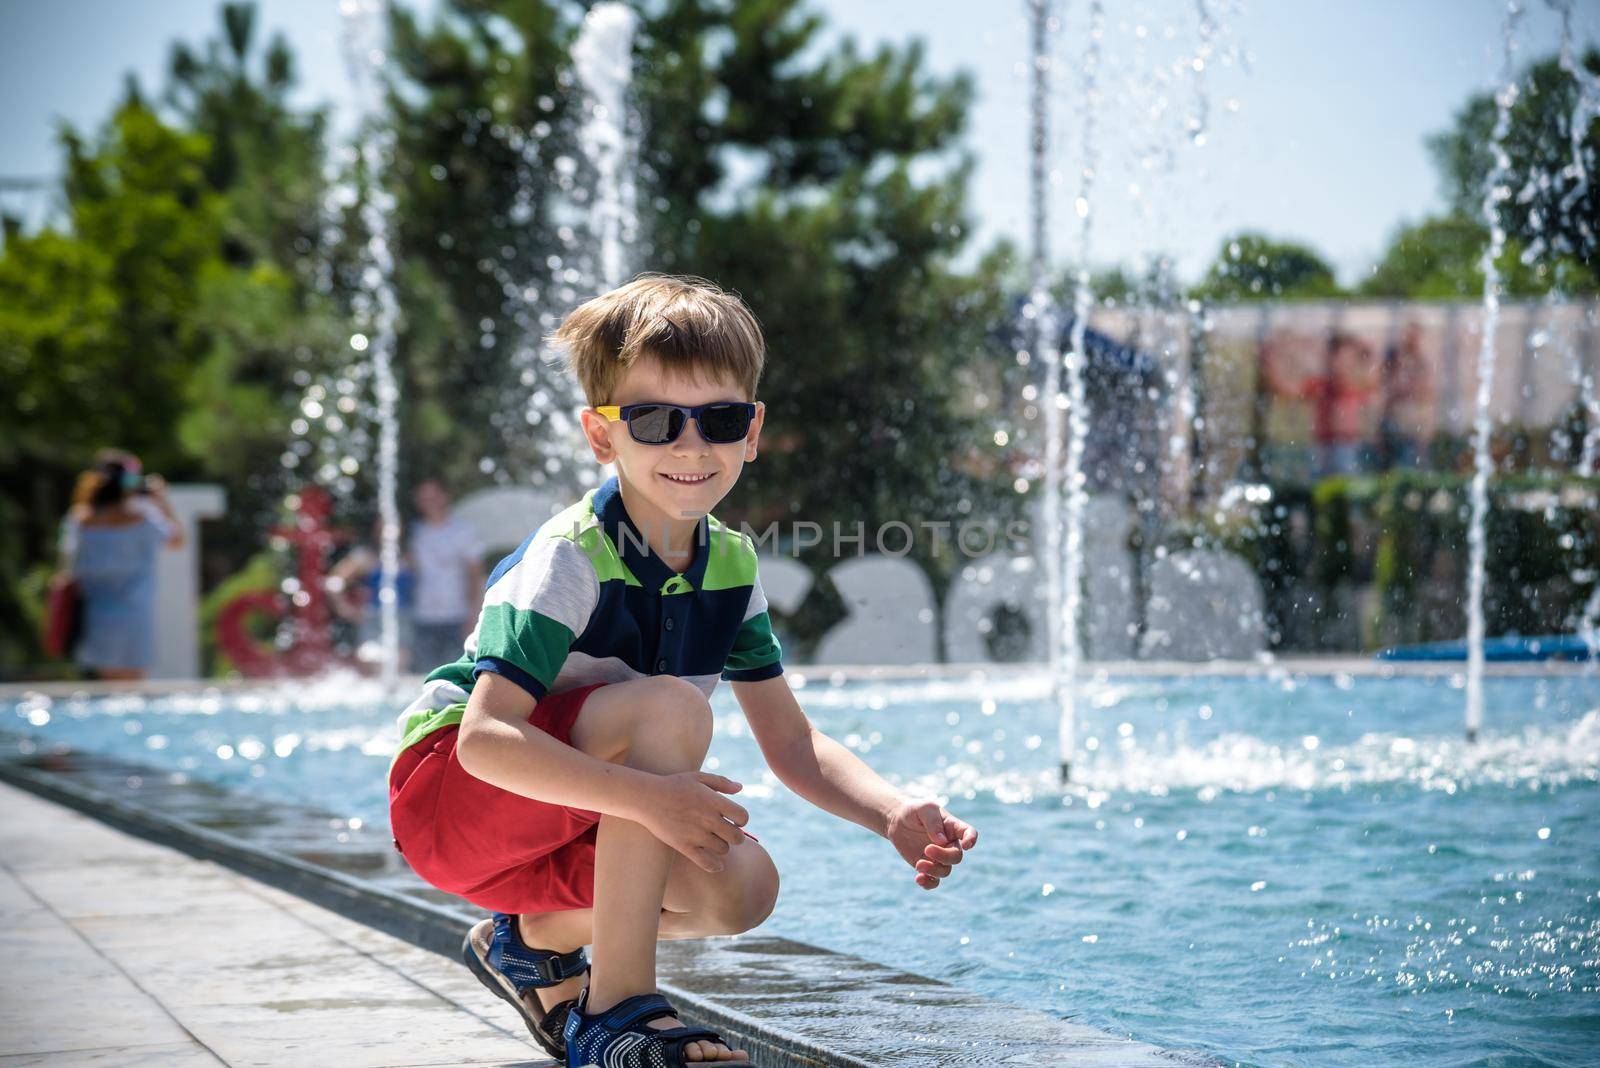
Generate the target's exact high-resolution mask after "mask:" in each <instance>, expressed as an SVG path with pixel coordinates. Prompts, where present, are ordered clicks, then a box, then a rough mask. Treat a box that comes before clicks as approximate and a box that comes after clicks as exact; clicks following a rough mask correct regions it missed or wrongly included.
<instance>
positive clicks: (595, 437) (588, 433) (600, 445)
mask: <svg viewBox="0 0 1600 1068" xmlns="http://www.w3.org/2000/svg"><path fill="white" fill-rule="evenodd" d="M578 420H579V422H581V423H582V424H583V436H584V437H585V438H587V439H588V441H589V448H590V450H591V451H593V452H594V458H595V459H596V460H598V461H600V462H601V463H603V464H609V463H612V462H613V461H615V460H616V458H617V448H616V446H615V445H613V444H612V443H611V427H612V423H611V420H609V419H607V418H606V417H605V416H603V415H601V414H600V413H599V412H597V411H595V410H594V409H593V408H585V409H584V410H583V411H581V412H579V413H578ZM616 425H618V426H620V425H622V424H620V423H619V424H616Z"/></svg>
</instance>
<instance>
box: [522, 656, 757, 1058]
mask: <svg viewBox="0 0 1600 1068" xmlns="http://www.w3.org/2000/svg"><path fill="white" fill-rule="evenodd" d="M572 744H573V745H574V746H576V747H577V748H579V749H582V750H583V751H584V752H586V753H589V754H590V755H592V756H596V757H599V758H600V759H602V760H611V761H616V762H619V763H625V764H627V765H629V766H630V767H635V768H639V769H641V770H644V771H653V772H657V773H659V774H673V773H676V772H681V771H693V770H696V769H698V768H699V767H700V765H701V763H702V762H703V761H704V760H705V755H706V750H707V749H708V748H709V747H710V744H711V710H710V707H709V706H708V704H707V702H706V699H705V695H704V694H702V693H701V692H700V691H699V690H698V689H697V688H695V687H694V686H693V685H692V684H690V683H687V682H684V681H683V680H681V679H677V678H673V677H672V676H656V677H652V678H647V679H637V680H634V681H631V682H626V683H618V684H614V685H611V686H606V687H603V688H601V689H599V690H597V691H595V692H594V694H592V695H591V696H590V697H589V698H588V700H586V701H585V702H584V707H583V709H582V711H581V712H580V713H579V715H578V719H577V721H576V722H575V723H574V724H573V729H572ZM743 852H745V851H744V850H742V849H741V850H730V851H729V853H728V854H726V855H725V857H724V862H725V863H726V864H729V866H730V867H731V862H732V858H733V856H734V855H735V853H743ZM759 852H760V859H761V860H763V861H765V862H766V863H767V864H768V865H770V863H771V861H770V859H768V858H767V857H766V852H765V850H759ZM676 855H677V854H676V853H675V852H674V851H673V850H672V849H671V847H669V846H667V845H666V844H665V843H663V842H662V841H661V840H660V839H658V838H656V836H655V835H653V834H651V833H650V832H649V831H648V830H646V829H645V827H644V826H643V825H641V824H638V823H635V822H633V821H632V820H626V819H621V818H620V817H616V816H611V815H603V816H601V818H600V825H599V827H598V829H597V831H596V838H595V875H594V899H595V901H594V908H593V909H577V910H569V911H568V912H566V913H548V914H544V915H547V916H551V917H563V918H561V919H554V918H552V919H551V920H548V921H545V920H543V919H542V918H541V917H530V918H529V919H528V921H527V923H526V925H523V926H521V927H520V930H521V932H522V934H523V936H524V941H525V942H527V943H528V944H529V945H534V946H538V947H540V948H544V949H559V950H566V949H573V948H576V947H577V946H579V945H583V944H584V943H583V941H582V940H581V939H582V937H583V934H584V933H585V932H584V931H583V929H582V928H583V927H588V928H589V929H590V931H591V932H592V934H591V937H590V939H589V941H590V943H591V944H592V945H593V946H594V956H593V961H592V964H591V968H590V975H589V983H588V985H589V1002H588V1009H589V1011H590V1012H591V1013H594V1012H601V1011H604V1010H605V1009H608V1008H610V1007H611V1006H613V1005H615V1004H616V1003H617V1002H619V1001H622V1000H623V999H624V998H627V997H631V996H633V995H635V994H644V993H650V992H653V991H654V990H655V989H656V940H657V938H658V937H661V936H662V935H668V936H670V933H671V932H672V931H673V928H674V927H676V925H677V923H678V921H676V920H671V919H668V920H666V923H667V927H666V928H665V929H664V928H663V921H664V915H663V906H664V903H665V902H664V899H665V895H666V889H667V882H668V876H669V873H670V872H671V871H672V870H673V868H674V859H673V858H674V857H675V856H676ZM752 859H755V858H754V857H753V854H752ZM690 863H691V862H689V861H688V860H687V859H685V860H684V861H683V864H684V865H689V864H690ZM718 874H719V875H726V874H728V872H727V871H726V870H725V871H724V872H721V873H718ZM684 880H686V881H691V882H698V883H699V884H700V885H701V886H704V885H705V882H704V880H703V879H695V878H694V877H692V876H689V875H688V874H687V873H685V875H684ZM772 889H773V893H774V894H775V893H776V882H775V872H774V880H773V887H772ZM766 908H770V902H768V903H767V904H766ZM581 913H588V916H587V917H584V918H583V919H580V918H579V914H581ZM762 915H765V911H763V913H762ZM585 920H586V921H587V922H585ZM521 922H522V921H520V920H519V924H521ZM547 923H548V924H550V925H551V926H550V927H546V924H547ZM569 925H570V926H569ZM752 926H753V925H752ZM562 928H565V930H564V931H563V930H562ZM677 929H678V930H682V928H681V927H679V928H677ZM563 933H564V934H565V938H564V939H563V938H561V937H560V936H561V935H562V934H563ZM700 933H707V932H703V931H700V930H693V931H692V933H690V932H689V931H684V932H683V933H682V934H680V935H679V936H680V937H693V936H694V935H695V934H700ZM574 939H579V940H578V941H573V940H574ZM582 986H583V984H582V982H581V981H577V980H568V982H567V983H564V984H562V985H561V986H560V987H546V988H543V990H542V991H541V993H542V994H543V995H544V997H541V998H540V1000H541V1002H543V1003H545V1004H550V1005H553V1004H556V1003H557V1002H559V1001H560V1000H562V999H563V998H565V997H573V996H576V994H577V992H578V991H580V990H581V989H582ZM568 987H573V988H575V989H573V990H572V991H571V992H570V993H562V991H563V990H564V989H565V988H568ZM546 998H548V999H549V1000H548V1001H547V1000H546ZM650 1026H651V1027H654V1028H657V1029H663V1028H670V1027H678V1026H681V1022H680V1021H678V1020H676V1019H673V1018H671V1017H664V1018H662V1019H659V1020H652V1021H650ZM684 1054H685V1056H686V1057H687V1058H688V1059H690V1060H705V1061H715V1060H724V1061H732V1060H747V1059H748V1056H747V1055H746V1054H745V1053H744V1052H743V1051H742V1050H739V1051H731V1050H728V1049H727V1048H725V1047H724V1046H723V1045H721V1044H720V1043H714V1042H692V1043H690V1044H689V1045H687V1046H686V1047H685V1049H684Z"/></svg>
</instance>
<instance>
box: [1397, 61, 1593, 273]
mask: <svg viewBox="0 0 1600 1068" xmlns="http://www.w3.org/2000/svg"><path fill="white" fill-rule="evenodd" d="M1582 64H1583V67H1584V69H1586V70H1587V71H1588V72H1590V76H1591V77H1594V76H1596V75H1600V51H1595V50H1593V49H1591V50H1589V51H1588V52H1587V54H1585V55H1584V56H1583V58H1582ZM1577 100H1578V85H1577V82H1576V81H1575V80H1574V79H1573V77H1572V75H1571V74H1570V73H1568V72H1567V71H1564V70H1562V69H1561V66H1560V63H1559V61H1558V60H1557V59H1555V58H1546V59H1542V60H1539V61H1537V62H1535V63H1533V64H1531V65H1530V66H1529V67H1527V68H1526V69H1525V70H1524V71H1522V72H1521V73H1520V75H1519V76H1518V78H1517V96H1516V100H1515V102H1514V104H1513V105H1512V108H1511V124H1510V127H1509V131H1508V133H1507V135H1506V138H1505V141H1504V146H1505V150H1506V155H1507V157H1508V158H1509V160H1510V172H1509V174H1508V176H1507V181H1506V183H1505V184H1506V188H1507V189H1508V190H1509V192H1510V195H1509V196H1507V197H1506V198H1505V199H1503V200H1501V201H1500V202H1499V211H1500V217H1501V220H1502V222H1503V223H1504V225H1505V227H1506V231H1507V233H1508V234H1509V235H1510V237H1511V238H1512V240H1514V241H1515V242H1517V243H1518V244H1519V245H1520V246H1521V247H1522V248H1523V249H1525V250H1526V251H1527V253H1528V256H1529V259H1530V260H1531V259H1533V258H1535V257H1552V258H1553V257H1571V258H1572V259H1573V260H1575V261H1576V262H1577V263H1578V264H1581V265H1582V268H1583V270H1584V271H1586V272H1587V274H1588V276H1589V277H1588V278H1587V279H1586V280H1585V282H1584V285H1586V286H1587V287H1588V288H1589V289H1590V290H1591V291H1592V289H1593V288H1594V286H1595V285H1596V283H1597V282H1600V245H1597V235H1596V230H1595V227H1596V220H1600V182H1597V181H1595V180H1594V179H1595V176H1596V175H1597V173H1600V117H1591V121H1590V124H1589V128H1588V130H1587V131H1584V132H1583V136H1582V138H1581V140H1580V155H1581V156H1582V164H1583V167H1584V169H1585V170H1586V171H1587V174H1588V181H1587V184H1586V187H1585V188H1584V189H1583V190H1582V192H1581V194H1580V193H1579V191H1578V184H1579V182H1580V181H1582V180H1583V179H1581V178H1580V176H1579V175H1578V174H1577V173H1576V172H1575V171H1574V169H1573V162H1574V161H1573V145H1572V136H1571V134H1572V131H1571V121H1572V116H1573V112H1574V105H1575V104H1576V103H1577ZM1495 119H1496V105H1495V100H1494V97H1493V96H1492V95H1491V94H1488V93H1480V94H1478V95H1475V96H1473V97H1472V98H1471V99H1469V100H1468V101H1467V102H1466V103H1465V104H1464V105H1462V107H1461V109H1460V110H1459V111H1457V112H1456V115H1455V120H1454V122H1453V123H1452V124H1451V126H1450V128H1449V129H1447V130H1444V131H1442V132H1440V133H1438V134H1435V135H1434V136H1433V137H1431V138H1429V140H1428V149H1429V152H1430V153H1431V154H1432V156H1433V159H1434V163H1435V165H1436V166H1437V167H1438V168H1439V172H1440V178H1441V185H1442V188H1443V193H1444V197H1445V200H1446V202H1447V204H1448V205H1449V208H1450V210H1451V211H1452V212H1453V213H1454V214H1455V215H1458V216H1462V217H1469V218H1474V219H1476V218H1481V217H1482V212H1483V195H1484V189H1485V186H1486V185H1487V183H1488V176H1489V174H1490V172H1491V170H1492V169H1493V162H1494V160H1493V154H1492V144H1493V136H1492V135H1493V132H1494V126H1495Z"/></svg>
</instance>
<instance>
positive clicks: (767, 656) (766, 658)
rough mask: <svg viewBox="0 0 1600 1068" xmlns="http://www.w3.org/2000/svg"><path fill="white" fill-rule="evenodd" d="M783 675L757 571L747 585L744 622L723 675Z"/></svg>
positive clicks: (743, 678) (734, 678)
mask: <svg viewBox="0 0 1600 1068" xmlns="http://www.w3.org/2000/svg"><path fill="white" fill-rule="evenodd" d="M781 674H783V648H782V647H781V646H780V645H779V644H778V638H777V635H775V634H773V633H772V618H771V616H770V615H769V614H768V612H767V596H766V594H765V593H763V592H762V590H761V576H760V574H759V573H758V574H756V575H755V576H754V580H753V582H752V584H751V586H750V603H749V604H748V605H747V606H746V608H745V611H744V622H742V623H740V624H739V633H738V634H737V635H736V636H735V637H734V639H733V648H732V649H731V650H729V652H728V662H727V663H726V664H725V665H724V666H723V669H722V677H723V678H724V679H726V680H727V681H729V682H760V681H761V680H762V679H770V678H773V677H775V676H777V675H781Z"/></svg>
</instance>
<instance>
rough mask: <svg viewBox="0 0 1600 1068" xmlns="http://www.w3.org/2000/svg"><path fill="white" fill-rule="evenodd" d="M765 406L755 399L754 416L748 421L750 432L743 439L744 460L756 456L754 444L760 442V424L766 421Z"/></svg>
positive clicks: (752, 458) (747, 461)
mask: <svg viewBox="0 0 1600 1068" xmlns="http://www.w3.org/2000/svg"><path fill="white" fill-rule="evenodd" d="M766 419H767V406H766V404H764V403H762V402H761V401H756V417H755V418H754V419H752V420H751V421H750V433H749V435H748V436H746V437H745V439H744V462H745V463H749V462H750V461H751V460H754V459H755V458H756V452H757V451H758V450H757V448H756V446H757V445H759V444H760V440H759V439H760V437H761V424H762V423H764V422H766Z"/></svg>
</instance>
